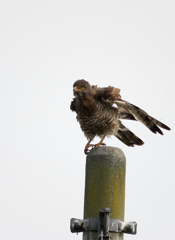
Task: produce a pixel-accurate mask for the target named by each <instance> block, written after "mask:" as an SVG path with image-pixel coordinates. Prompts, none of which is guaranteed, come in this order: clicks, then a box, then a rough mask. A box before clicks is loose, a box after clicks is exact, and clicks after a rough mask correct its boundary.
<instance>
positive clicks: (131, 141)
mask: <svg viewBox="0 0 175 240" xmlns="http://www.w3.org/2000/svg"><path fill="white" fill-rule="evenodd" d="M115 137H117V138H118V139H119V140H120V141H122V142H123V143H124V144H126V145H127V146H129V147H134V145H143V144H144V142H143V141H142V140H141V139H140V138H139V137H137V136H136V135H135V134H134V133H133V132H131V131H130V130H129V129H128V128H126V127H125V126H124V125H123V124H121V122H120V128H119V130H118V132H117V134H116V135H115Z"/></svg>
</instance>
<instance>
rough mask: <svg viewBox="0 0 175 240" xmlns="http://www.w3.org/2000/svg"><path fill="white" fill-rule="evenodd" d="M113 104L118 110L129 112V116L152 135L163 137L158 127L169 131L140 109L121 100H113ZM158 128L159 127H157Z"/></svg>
mask: <svg viewBox="0 0 175 240" xmlns="http://www.w3.org/2000/svg"><path fill="white" fill-rule="evenodd" d="M114 103H116V104H117V106H118V107H119V108H122V109H124V110H125V111H127V112H129V113H130V114H131V115H133V116H134V118H135V119H136V120H138V121H140V122H142V123H143V124H144V125H145V126H146V127H147V128H149V129H150V130H151V131H152V132H153V133H157V132H158V133H160V134H161V135H163V132H162V131H161V130H160V128H159V127H161V128H164V129H166V130H171V129H170V128H169V127H168V126H166V125H165V124H164V123H162V122H160V121H158V120H157V119H155V118H153V117H151V116H150V115H148V113H146V112H145V111H143V110H142V109H141V108H139V107H137V106H135V105H133V104H131V103H129V102H126V101H124V100H122V99H119V100H115V101H114ZM158 126H159V127H158Z"/></svg>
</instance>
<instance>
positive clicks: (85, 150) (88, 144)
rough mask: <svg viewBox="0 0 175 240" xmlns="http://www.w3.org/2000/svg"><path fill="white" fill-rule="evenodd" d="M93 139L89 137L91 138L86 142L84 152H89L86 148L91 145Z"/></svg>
mask: <svg viewBox="0 0 175 240" xmlns="http://www.w3.org/2000/svg"><path fill="white" fill-rule="evenodd" d="M93 139H94V137H93V138H91V139H90V140H89V142H88V143H87V144H86V146H85V149H84V153H85V154H88V153H89V150H88V148H89V147H92V146H93V144H90V142H91V141H92V140H93Z"/></svg>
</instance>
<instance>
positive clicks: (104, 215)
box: [98, 208, 111, 240]
mask: <svg viewBox="0 0 175 240" xmlns="http://www.w3.org/2000/svg"><path fill="white" fill-rule="evenodd" d="M110 212H111V209H110V208H103V209H102V210H100V211H99V222H98V238H99V239H101V240H103V239H106V240H108V239H109V238H110V237H109V214H110Z"/></svg>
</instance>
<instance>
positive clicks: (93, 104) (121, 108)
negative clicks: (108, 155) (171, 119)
mask: <svg viewBox="0 0 175 240" xmlns="http://www.w3.org/2000/svg"><path fill="white" fill-rule="evenodd" d="M73 93H74V98H73V100H72V102H71V105H70V109H71V110H72V111H75V112H76V113H77V120H78V122H79V123H80V127H81V129H82V131H83V132H84V135H85V136H86V138H87V139H88V143H87V144H86V146H85V149H84V152H85V154H88V153H89V147H95V148H97V147H99V146H100V145H105V144H104V143H103V141H104V139H105V137H106V136H111V135H114V136H115V137H117V138H118V139H119V140H120V141H122V142H123V143H124V144H126V145H127V146H130V147H134V145H142V144H144V142H143V141H142V140H141V139H140V138H139V137H137V136H136V135H135V134H134V133H132V132H131V131H130V130H129V129H128V128H126V127H125V126H124V125H123V124H122V122H121V121H120V119H129V120H138V121H140V122H142V123H143V124H144V125H145V126H146V127H147V128H149V129H150V130H151V131H152V132H153V133H157V132H158V133H160V134H161V135H163V133H162V131H161V129H160V128H159V127H161V128H164V129H166V130H170V128H169V127H168V126H166V125H165V124H163V123H161V122H160V121H158V120H156V119H155V118H153V117H151V116H150V115H148V114H147V113H146V112H145V111H143V110H142V109H140V108H139V107H137V106H135V105H133V104H131V103H129V102H127V101H125V100H122V99H121V96H120V89H118V88H114V87H112V86H109V87H104V88H99V87H98V86H94V85H92V86H91V85H90V84H89V82H88V81H85V80H84V79H81V80H77V81H76V82H75V83H74V84H73ZM95 136H98V137H100V138H101V140H100V142H99V143H97V144H94V145H93V144H91V141H92V140H93V138H94V137H95Z"/></svg>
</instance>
